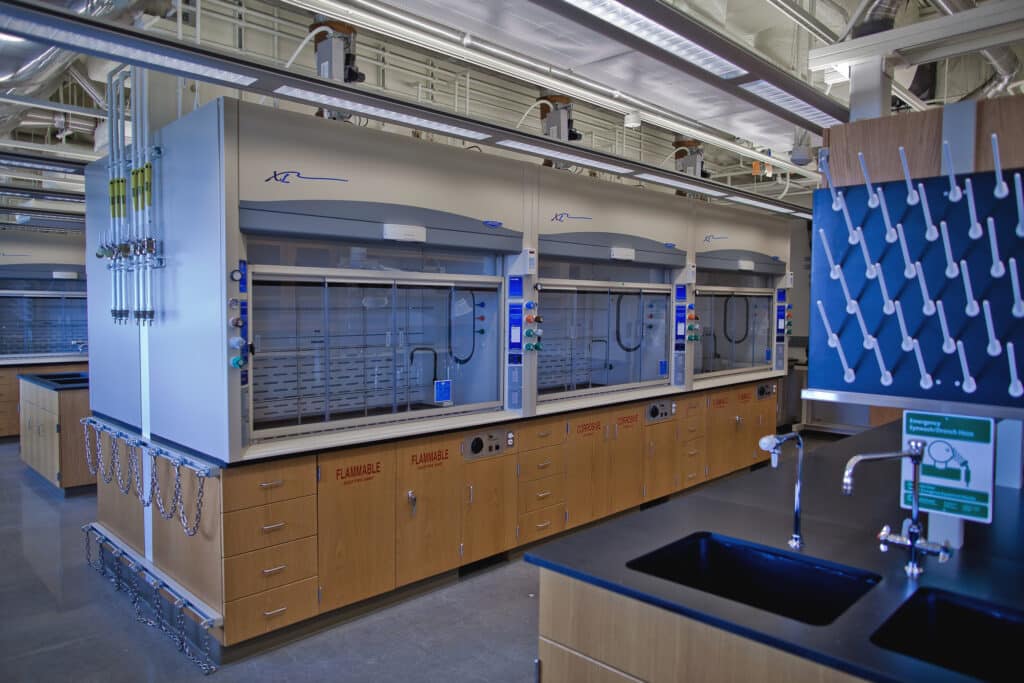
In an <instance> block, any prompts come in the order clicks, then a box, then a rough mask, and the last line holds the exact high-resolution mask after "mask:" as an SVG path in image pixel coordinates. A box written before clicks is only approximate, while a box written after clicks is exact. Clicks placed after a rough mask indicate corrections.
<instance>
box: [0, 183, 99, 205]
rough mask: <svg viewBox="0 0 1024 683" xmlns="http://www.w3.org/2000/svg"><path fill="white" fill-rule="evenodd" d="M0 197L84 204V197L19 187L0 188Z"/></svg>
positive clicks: (70, 193)
mask: <svg viewBox="0 0 1024 683" xmlns="http://www.w3.org/2000/svg"><path fill="white" fill-rule="evenodd" d="M0 197H18V198H20V199H38V200H40V201H44V202H71V203H74V204H83V203H85V195H80V194H74V193H72V192H50V191H48V190H36V189H31V188H25V189H22V188H20V187H0Z"/></svg>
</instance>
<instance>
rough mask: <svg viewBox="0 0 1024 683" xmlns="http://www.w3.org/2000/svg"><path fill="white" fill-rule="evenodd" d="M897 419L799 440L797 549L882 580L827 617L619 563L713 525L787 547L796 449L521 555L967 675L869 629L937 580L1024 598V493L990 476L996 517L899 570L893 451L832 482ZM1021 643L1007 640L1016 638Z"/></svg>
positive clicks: (1019, 601)
mask: <svg viewBox="0 0 1024 683" xmlns="http://www.w3.org/2000/svg"><path fill="white" fill-rule="evenodd" d="M899 445H900V424H899V423H898V422H896V423H892V424H889V425H886V426H883V427H879V428H876V429H873V430H871V431H868V432H864V433H863V434H860V435H858V436H854V437H850V438H848V439H844V440H843V441H840V442H837V443H835V444H832V445H828V446H824V447H822V448H819V449H817V450H814V451H812V452H808V453H807V454H806V456H805V460H804V480H803V495H802V497H803V537H804V542H805V544H806V545H805V547H804V549H803V551H802V554H803V555H805V556H811V557H817V558H822V559H825V560H828V561H831V562H836V563H839V564H844V565H847V566H850V567H855V568H859V569H863V570H867V571H869V572H874V573H877V574H879V575H880V576H882V581H881V582H880V583H879V584H878V585H876V586H875V587H874V588H873V589H872V590H870V591H868V593H867V594H866V595H864V597H862V598H861V599H860V600H859V601H858V602H856V603H854V604H853V606H852V607H850V608H849V609H848V610H847V611H846V612H844V613H843V614H841V615H840V616H839V618H837V619H836V620H835V621H834V622H832V623H831V624H828V625H826V626H812V625H808V624H804V623H802V622H799V621H795V620H793V619H789V618H786V617H782V616H777V615H775V614H772V613H770V612H766V611H762V610H759V609H757V608H755V607H749V606H747V605H745V604H742V603H739V602H734V601H732V600H728V599H726V598H721V597H718V596H716V595H713V594H711V593H705V592H703V591H700V590H695V589H693V588H689V587H687V586H684V585H681V584H677V583H674V582H671V581H667V580H664V579H660V578H657V577H655V576H651V575H648V574H644V573H641V572H638V571H635V570H632V569H629V568H627V567H626V563H627V562H629V561H630V560H632V559H634V558H637V557H640V556H641V555H644V554H646V553H649V552H651V551H653V550H657V549H658V548H661V547H662V546H665V545H668V544H669V543H672V542H674V541H677V540H679V539H682V538H684V537H686V536H689V535H690V534H693V533H697V532H701V531H710V532H713V533H716V534H721V535H724V536H731V537H734V538H737V539H742V540H746V541H752V542H754V543H759V544H762V545H766V546H771V547H773V548H777V549H779V550H782V551H786V552H791V551H790V550H789V548H788V547H787V545H786V541H787V540H788V539H789V536H790V534H791V533H792V524H793V484H794V481H795V477H796V457H795V455H791V456H789V457H783V458H782V462H781V464H780V466H779V469H777V470H773V469H771V468H768V467H765V468H762V469H759V470H756V471H753V472H743V473H739V474H736V475H733V476H731V477H728V478H726V479H724V480H720V481H716V482H711V483H709V484H706V485H704V486H701V487H699V488H697V489H695V490H692V491H689V492H687V493H684V494H682V495H680V496H677V497H675V498H672V499H670V500H668V501H666V502H664V503H662V504H659V505H655V506H653V507H650V508H648V509H646V510H640V511H637V512H633V513H629V514H626V515H623V516H621V517H619V518H616V519H614V520H611V521H608V522H604V523H601V524H597V525H595V526H593V527H590V528H588V529H584V530H581V531H578V532H575V533H572V534H569V535H567V536H564V537H562V538H559V539H556V540H554V541H552V542H550V543H547V544H545V545H543V546H540V547H538V548H535V549H534V550H532V551H531V552H529V553H528V554H527V555H526V560H527V561H528V562H531V563H533V564H536V565H538V566H540V567H543V568H545V569H550V570H553V571H556V572H559V573H562V574H566V575H568V576H571V577H573V578H576V579H579V580H582V581H586V582H588V583H591V584H594V585H597V586H600V587H602V588H605V589H607V590H611V591H615V592H617V593H621V594H623V595H626V596H629V597H631V598H634V599H637V600H640V601H643V602H647V603H650V604H653V605H656V606H658V607H662V608H664V609H668V610H671V611H674V612H677V613H679V614H681V615H684V616H687V617H690V618H693V619H697V620H699V621H702V622H705V623H708V624H711V625H713V626H716V627H719V628H723V629H726V630H728V631H731V632H733V633H736V634H738V635H741V636H743V637H746V638H751V639H753V640H757V641H760V642H763V643H766V644H768V645H771V646H773V647H777V648H780V649H782V650H786V651H789V652H792V653H794V654H796V655H799V656H801V657H806V658H809V659H813V660H815V661H817V662H820V663H821V664H824V665H826V666H829V667H832V668H836V669H841V670H843V671H847V672H849V673H851V674H853V675H856V676H861V677H863V678H868V679H873V680H879V681H909V680H921V681H925V680H926V681H966V680H973V679H970V678H969V677H966V676H963V675H961V674H958V673H956V672H953V671H950V670H948V669H944V668H940V667H937V666H934V665H931V664H928V663H927V662H924V661H921V660H917V659H914V658H911V657H907V656H904V655H901V654H898V653H896V652H893V651H890V650H886V649H883V648H881V647H878V646H877V645H874V644H873V643H871V642H870V640H869V638H870V637H871V634H872V633H874V632H875V631H876V630H877V629H878V628H879V626H881V625H882V624H883V623H884V622H885V620H886V619H888V618H889V616H890V615H891V614H892V613H893V612H895V611H896V609H897V608H899V606H900V605H901V604H902V603H903V601H904V600H906V599H907V598H908V597H910V595H911V594H912V593H913V592H914V590H915V589H916V588H918V587H932V588H941V589H944V590H948V591H952V592H955V593H959V594H961V595H966V596H969V597H973V598H977V599H980V600H985V601H989V602H994V603H997V604H999V605H1004V606H1006V607H1010V608H1014V609H1017V610H1024V547H1022V546H1024V542H1022V541H1024V505H1022V503H1024V499H1022V497H1021V492H1020V491H1019V490H1016V489H1010V488H1006V487H996V490H995V495H994V501H993V503H994V514H993V519H994V523H993V524H992V525H991V526H987V525H983V524H967V525H966V530H965V540H964V547H963V549H962V550H960V551H957V552H956V553H955V554H954V556H953V557H952V559H950V560H949V562H947V563H945V564H939V562H938V561H937V559H936V558H934V557H929V558H926V559H925V560H924V567H925V573H924V574H923V575H922V576H921V577H920V578H919V579H918V580H916V581H911V580H910V579H908V578H907V576H906V574H905V573H904V571H903V565H904V564H905V563H906V561H907V556H908V554H907V552H906V550H905V549H903V548H897V547H893V548H892V549H890V551H889V552H888V553H881V552H879V550H878V541H877V540H876V535H877V534H878V531H879V529H881V527H882V526H883V525H884V524H890V525H892V527H893V528H894V529H899V526H900V524H901V522H902V520H903V519H904V518H905V517H907V516H909V515H908V511H905V510H901V509H900V508H899V497H898V496H899V483H900V463H899V461H898V460H892V461H882V462H867V463H861V464H860V465H859V466H858V467H857V470H856V472H855V478H854V479H855V486H854V494H853V495H852V496H844V495H842V493H841V481H842V472H843V467H844V465H845V464H846V461H847V460H848V459H849V458H850V457H852V456H854V455H856V454H857V453H878V452H886V451H894V450H897V449H898V448H899ZM1019 645H1020V644H1019V643H1006V646H1007V647H1011V648H1012V647H1019Z"/></svg>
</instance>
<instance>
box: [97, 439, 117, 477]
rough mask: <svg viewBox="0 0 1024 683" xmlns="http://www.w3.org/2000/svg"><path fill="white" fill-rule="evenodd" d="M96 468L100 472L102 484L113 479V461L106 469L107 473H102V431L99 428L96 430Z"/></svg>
mask: <svg viewBox="0 0 1024 683" xmlns="http://www.w3.org/2000/svg"><path fill="white" fill-rule="evenodd" d="M96 468H97V470H98V471H99V473H100V478H101V479H102V480H103V483H104V484H109V483H110V482H111V481H113V480H114V467H113V463H111V466H110V467H109V468H108V469H107V473H106V474H104V473H103V432H101V431H100V430H99V429H97V430H96Z"/></svg>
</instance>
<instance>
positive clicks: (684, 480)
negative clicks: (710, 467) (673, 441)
mask: <svg viewBox="0 0 1024 683" xmlns="http://www.w3.org/2000/svg"><path fill="white" fill-rule="evenodd" d="M679 466H680V470H681V471H680V474H679V481H680V488H684V489H686V488H690V487H691V486H696V485H697V484H700V483H702V482H704V481H707V477H708V471H707V453H706V450H705V438H704V437H703V436H699V437H697V438H696V439H689V440H688V441H683V442H682V443H680V444H679Z"/></svg>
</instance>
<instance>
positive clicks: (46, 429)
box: [36, 409, 60, 486]
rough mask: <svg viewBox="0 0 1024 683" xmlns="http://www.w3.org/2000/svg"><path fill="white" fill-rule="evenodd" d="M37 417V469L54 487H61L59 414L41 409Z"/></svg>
mask: <svg viewBox="0 0 1024 683" xmlns="http://www.w3.org/2000/svg"><path fill="white" fill-rule="evenodd" d="M36 415H38V417H39V428H38V433H39V437H38V438H39V442H38V445H37V449H38V450H37V453H38V460H37V462H38V467H37V468H36V469H37V470H38V471H39V473H40V474H42V475H43V476H44V477H46V478H47V479H48V480H50V482H51V483H52V484H53V485H54V486H60V434H59V433H58V432H57V414H56V413H51V412H50V411H49V410H41V409H40V410H37V412H36Z"/></svg>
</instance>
